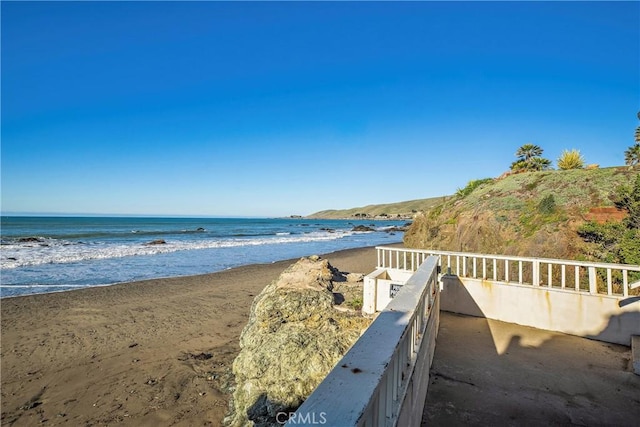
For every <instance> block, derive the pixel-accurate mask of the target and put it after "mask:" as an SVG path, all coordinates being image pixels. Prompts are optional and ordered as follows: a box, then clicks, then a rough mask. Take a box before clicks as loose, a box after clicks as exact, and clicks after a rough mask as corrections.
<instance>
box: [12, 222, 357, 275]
mask: <svg viewBox="0 0 640 427" xmlns="http://www.w3.org/2000/svg"><path fill="white" fill-rule="evenodd" d="M353 234H354V233H352V232H348V231H344V232H340V233H326V232H311V233H307V234H296V235H283V234H279V235H277V236H275V237H264V238H246V239H241V238H227V239H206V240H176V241H167V242H166V243H165V244H155V245H145V244H144V243H143V242H134V243H122V242H120V243H105V242H102V243H88V244H77V243H76V244H65V243H63V241H60V240H58V241H55V240H51V239H50V240H47V241H46V242H48V243H47V244H46V246H43V245H41V244H40V242H39V241H38V242H35V241H34V242H29V244H26V245H25V244H5V245H3V246H2V247H1V250H0V252H1V254H2V258H1V260H0V267H1V268H2V269H15V268H19V267H26V266H36V265H42V264H68V263H75V262H83V261H90V260H104V259H110V258H123V257H129V256H149V255H158V254H163V253H171V252H178V251H190V250H202V249H215V248H231V247H241V246H260V245H271V244H289V243H301V242H317V241H325V240H336V239H341V238H344V237H347V236H350V235H353Z"/></svg>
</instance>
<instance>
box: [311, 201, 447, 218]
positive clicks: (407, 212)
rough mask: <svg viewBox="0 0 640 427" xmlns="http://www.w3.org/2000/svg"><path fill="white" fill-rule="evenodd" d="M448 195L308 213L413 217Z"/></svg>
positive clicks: (315, 214)
mask: <svg viewBox="0 0 640 427" xmlns="http://www.w3.org/2000/svg"><path fill="white" fill-rule="evenodd" d="M446 200H447V197H432V198H429V199H418V200H410V201H408V202H398V203H387V204H381V205H368V206H363V207H360V208H352V209H341V210H336V209H333V210H325V211H320V212H316V213H314V214H311V215H308V216H307V218H319V219H343V218H378V219H381V218H398V217H400V218H407V219H409V218H413V216H414V215H415V214H416V213H418V212H423V211H426V210H428V209H431V208H432V207H434V206H436V205H438V204H441V203H442V202H444V201H446Z"/></svg>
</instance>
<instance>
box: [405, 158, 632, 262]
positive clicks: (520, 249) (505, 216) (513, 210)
mask: <svg viewBox="0 0 640 427" xmlns="http://www.w3.org/2000/svg"><path fill="white" fill-rule="evenodd" d="M639 173H640V171H639V170H638V169H637V168H636V169H630V168H628V167H613V168H603V169H592V170H585V169H577V170H567V171H562V170H558V171H542V172H527V173H520V174H516V175H511V176H507V177H505V178H501V179H494V180H488V182H485V183H482V184H480V185H479V186H478V187H477V188H473V185H470V186H468V188H467V189H461V190H459V191H458V192H457V195H456V196H453V197H451V198H449V199H447V201H445V202H444V203H442V202H441V203H439V204H437V205H435V206H432V207H430V208H429V209H427V210H425V211H424V212H423V213H421V214H420V215H417V216H416V218H415V219H414V221H413V224H412V225H411V227H409V229H408V231H407V232H406V233H405V236H404V243H405V245H406V246H408V247H412V248H427V249H440V250H451V251H465V252H477V253H487V254H507V255H521V256H539V257H546V258H573V259H587V258H589V253H590V252H589V248H588V246H587V244H586V243H585V242H583V240H582V239H581V238H580V237H579V236H578V234H577V228H578V227H579V226H580V225H581V224H583V223H584V222H585V221H587V220H598V221H606V220H610V221H620V220H621V218H622V217H624V216H625V214H624V212H620V211H617V209H615V208H614V207H613V206H614V204H613V201H612V199H613V196H614V193H615V191H616V188H617V187H618V186H620V185H621V184H629V183H631V182H632V181H634V180H635V178H636V176H637V175H638V174H639ZM483 181H484V180H481V181H479V182H483ZM465 190H467V191H465Z"/></svg>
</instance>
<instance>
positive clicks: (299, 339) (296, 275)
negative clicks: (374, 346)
mask: <svg viewBox="0 0 640 427" xmlns="http://www.w3.org/2000/svg"><path fill="white" fill-rule="evenodd" d="M350 279H351V280H353V279H354V277H351V278H350ZM346 280H347V279H346V277H345V276H343V275H342V274H341V273H340V272H339V271H338V270H337V269H335V268H333V267H332V266H331V265H330V264H329V263H328V261H327V260H322V259H320V258H319V257H317V256H313V257H309V258H302V259H300V260H299V261H298V262H297V263H295V264H293V265H292V266H290V267H289V268H288V269H287V270H285V271H284V272H283V273H282V274H281V275H280V277H279V278H278V279H276V280H275V281H274V282H272V283H271V284H270V285H268V286H267V287H266V288H265V289H264V290H263V291H262V292H261V293H260V295H258V296H257V297H256V299H255V300H254V302H253V306H252V308H251V314H250V317H249V322H248V324H247V326H246V327H245V328H244V330H243V332H242V335H241V336H240V347H241V351H240V354H239V355H238V357H237V358H236V359H235V361H234V363H233V373H234V375H235V378H236V389H235V392H234V394H233V407H232V413H231V415H229V417H227V419H226V422H227V424H229V425H232V426H245V425H256V426H276V425H280V424H279V423H278V422H277V420H276V418H277V419H278V420H279V421H282V420H283V419H284V418H283V415H282V414H281V413H288V412H290V411H294V410H295V409H296V408H297V407H298V406H300V405H301V404H302V402H304V400H305V399H306V398H307V397H308V396H309V395H310V394H311V392H312V391H313V390H314V389H315V387H316V386H317V385H318V384H319V383H320V382H321V381H322V380H323V379H324V378H325V376H326V375H327V374H328V373H329V371H330V370H331V369H332V368H333V367H334V365H335V364H336V363H337V362H338V361H339V360H340V359H341V358H342V356H343V355H344V354H345V353H346V352H347V350H348V349H349V348H350V347H351V345H353V343H354V342H355V341H356V340H357V339H358V337H359V336H360V334H361V332H362V331H363V330H364V329H365V328H366V327H367V326H368V325H369V323H370V319H367V318H365V317H362V315H361V314H360V313H359V312H351V313H345V312H343V311H339V310H336V308H334V301H335V297H334V294H333V293H332V292H331V291H332V289H333V282H334V281H340V282H346ZM278 414H281V415H280V416H278Z"/></svg>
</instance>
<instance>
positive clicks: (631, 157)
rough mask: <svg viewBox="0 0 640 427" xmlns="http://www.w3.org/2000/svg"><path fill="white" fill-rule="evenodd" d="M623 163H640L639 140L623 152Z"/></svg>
mask: <svg viewBox="0 0 640 427" xmlns="http://www.w3.org/2000/svg"><path fill="white" fill-rule="evenodd" d="M624 163H625V164H626V165H627V166H636V165H638V164H640V142H636V143H635V144H634V145H632V146H631V147H629V149H628V150H627V151H625V152H624Z"/></svg>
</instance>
